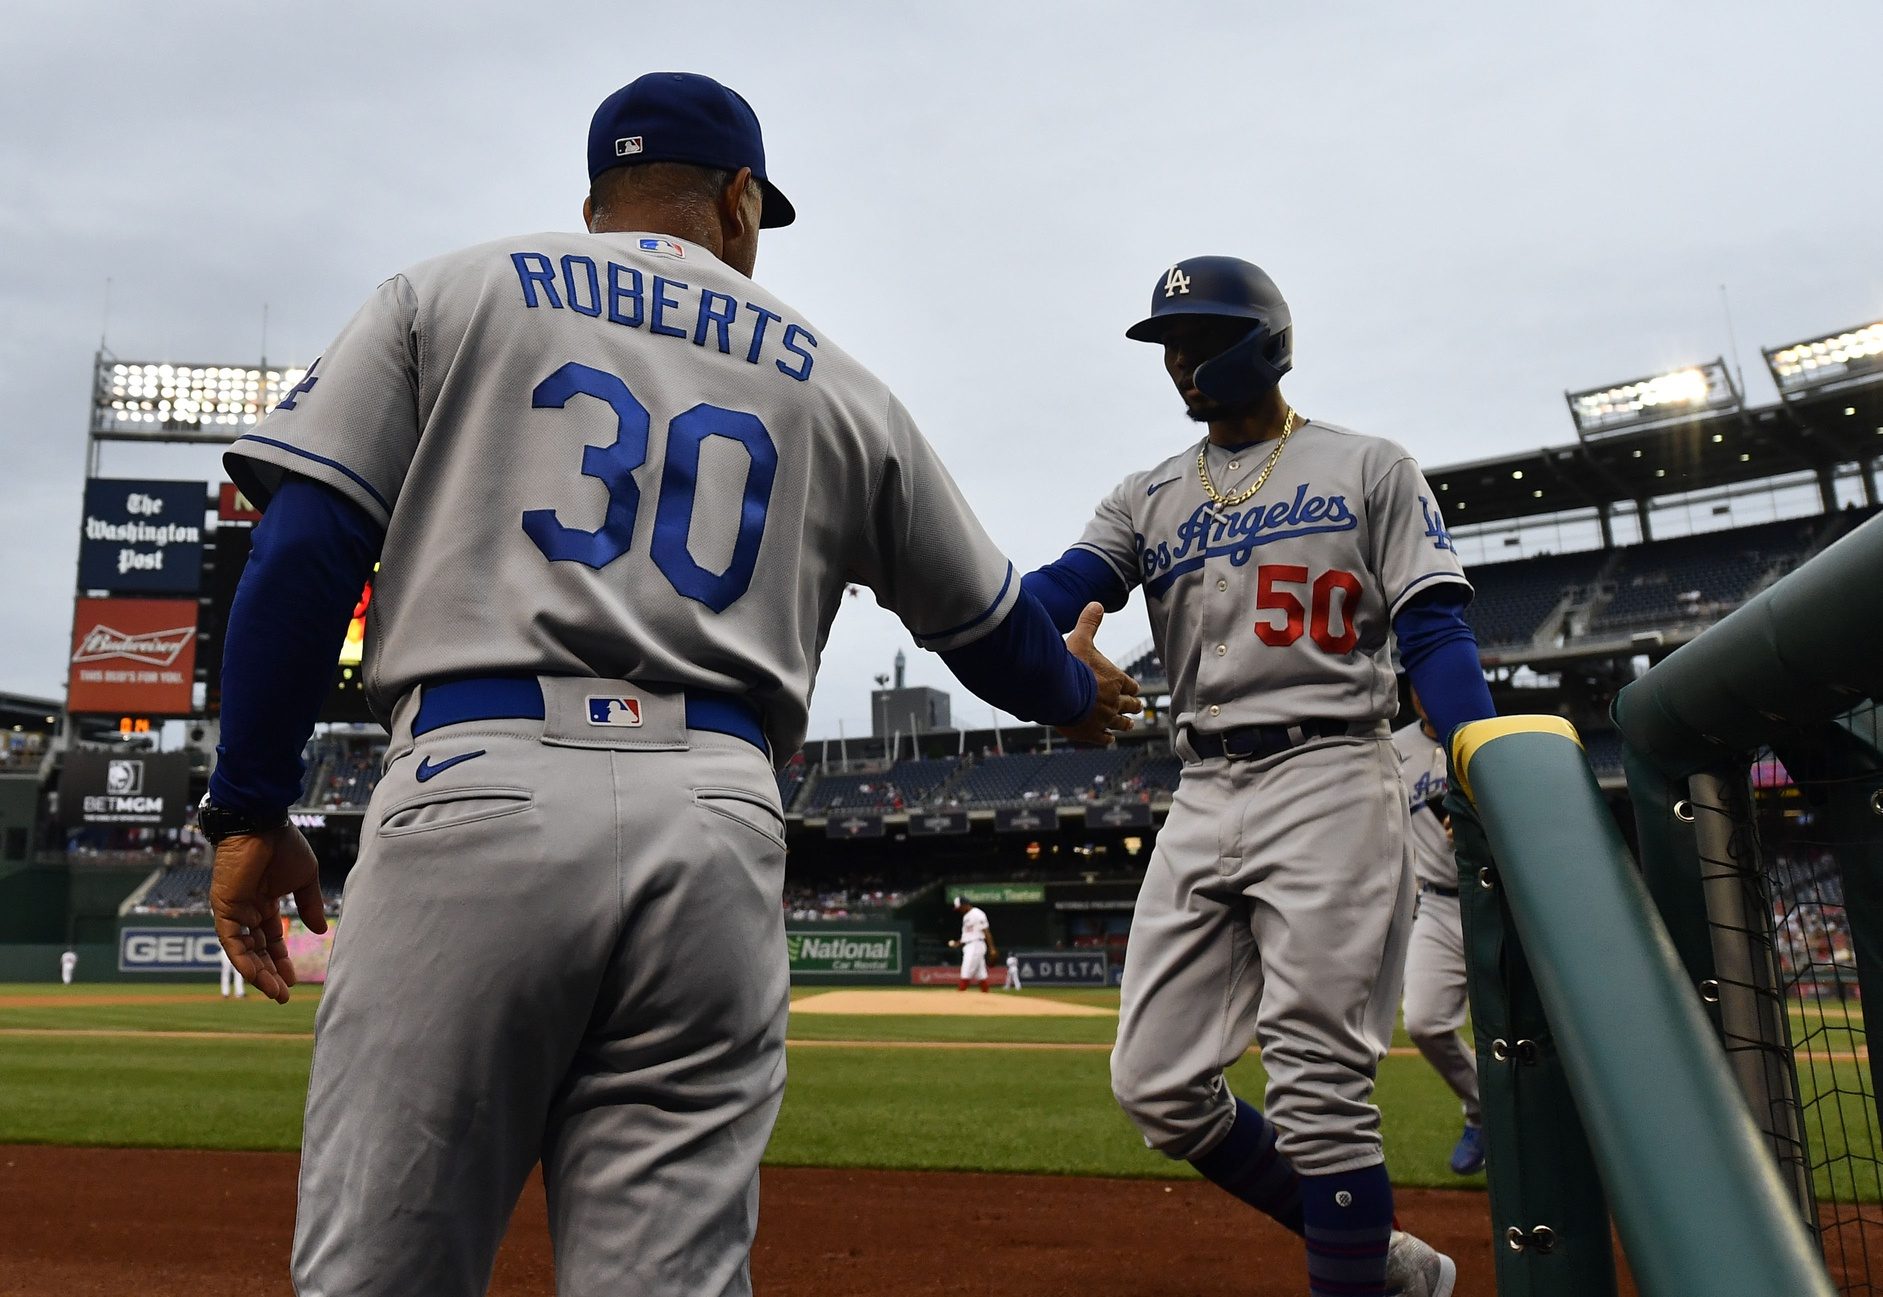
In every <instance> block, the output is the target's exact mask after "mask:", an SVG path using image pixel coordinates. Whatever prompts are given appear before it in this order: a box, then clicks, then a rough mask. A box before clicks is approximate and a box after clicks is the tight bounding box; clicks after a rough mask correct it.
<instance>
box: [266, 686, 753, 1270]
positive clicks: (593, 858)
mask: <svg viewBox="0 0 1883 1297" xmlns="http://www.w3.org/2000/svg"><path fill="white" fill-rule="evenodd" d="M543 684H544V692H545V695H546V704H547V710H548V718H547V719H546V720H544V721H519V720H501V721H476V722H467V723H463V724H456V725H448V726H445V727H443V728H441V729H436V730H432V731H431V732H429V733H427V734H425V735H423V736H422V737H420V738H419V739H418V740H417V742H416V745H414V744H413V741H412V739H411V737H410V729H409V726H410V717H411V712H412V710H413V706H412V700H410V699H408V700H407V701H406V702H405V703H402V704H401V706H400V709H399V711H400V714H399V715H398V716H397V717H396V718H395V731H394V741H393V748H392V752H391V755H390V760H389V763H388V768H387V772H386V775H385V777H384V779H383V780H382V781H381V782H380V784H379V786H378V789H377V791H376V792H375V793H374V795H373V799H372V804H371V807H370V809H369V810H368V812H367V817H366V824H367V828H366V832H365V834H364V835H363V838H362V842H361V853H360V859H359V863H358V865H357V866H356V867H355V869H354V870H353V873H352V874H351V876H350V877H349V878H348V880H347V889H346V898H345V913H344V916H343V917H342V919H341V920H340V922H339V928H338V936H337V938H336V941H335V948H334V954H333V961H332V965H331V968H330V974H331V976H330V980H329V981H328V983H327V987H326V994H325V995H324V997H323V998H322V1000H321V1005H320V1011H319V1016H318V1018H317V1021H316V1029H315V1047H314V1062H313V1072H312V1075H311V1077H310V1079H309V1083H308V1097H307V1121H306V1128H305V1133H304V1136H303V1149H302V1158H301V1185H300V1207H299V1213H298V1215H297V1218H296V1221H295V1237H294V1260H293V1275H294V1282H295V1286H296V1290H297V1291H298V1292H299V1293H300V1294H301V1297H368V1295H375V1297H376V1295H379V1294H384V1295H385V1297H393V1295H394V1294H397V1295H398V1297H410V1295H411V1294H416V1293H423V1294H426V1297H474V1295H481V1294H482V1293H484V1292H485V1290H486V1288H487V1287H488V1285H489V1282H490V1275H491V1268H492V1264H493V1262H494V1259H495V1256H496V1252H497V1245H498V1243H499V1241H500V1240H501V1239H502V1237H503V1233H504V1230H505V1228H506V1226H507V1223H508V1221H509V1218H510V1213H511V1210H512V1208H513V1207H514V1205H515V1203H516V1200H517V1196H518V1194H519V1193H520V1192H521V1190H522V1188H523V1184H524V1181H525V1179H526V1177H527V1176H528V1175H529V1173H530V1170H531V1168H532V1167H533V1166H535V1165H536V1164H537V1162H538V1161H540V1162H541V1163H542V1166H543V1176H544V1180H545V1183H546V1186H547V1189H548V1199H549V1219H550V1229H551V1231H552V1233H553V1235H554V1242H555V1258H556V1291H557V1292H558V1293H559V1294H561V1297H601V1294H608V1295H609V1297H617V1295H618V1294H622V1293H634V1294H637V1295H640V1297H656V1295H659V1297H682V1294H684V1295H685V1297H702V1295H712V1297H721V1295H729V1297H742V1295H743V1294H746V1293H749V1292H750V1291H751V1282H750V1278H749V1275H748V1270H747V1260H748V1254H749V1251H750V1248H751V1242H752V1236H753V1232H754V1229H755V1227H756V1223H757V1213H758V1165H759V1157H760V1154H761V1153H763V1151H764V1149H765V1144H766V1141H767V1140H768V1139H769V1137H770V1135H771V1129H772V1123H773V1121H774V1120H775V1118H776V1116H777V1112H778V1104H779V1100H780V1097H781V1095H782V1092H783V1087H784V1074H785V1056H784V1035H785V1015H786V1011H787V1007H788V1001H789V976H788V970H787V964H786V959H785V950H784V924H783V908H782V904H781V892H782V887H783V875H784V855H785V850H784V840H783V836H782V834H783V827H784V820H783V816H782V814H781V813H780V810H779V806H778V792H777V785H776V784H775V783H774V781H773V776H772V771H771V767H770V764H769V762H768V761H767V759H766V758H765V756H764V755H763V754H762V753H760V752H759V751H758V749H756V748H754V747H753V746H752V745H751V744H749V743H747V742H745V741H743V740H741V739H737V738H732V737H727V736H724V735H720V734H715V733H707V732H701V731H694V732H692V733H691V734H690V735H689V734H688V732H687V730H686V729H685V726H684V721H683V711H682V707H681V703H680V701H679V699H678V698H677V697H664V698H663V697H654V696H650V695H649V694H648V693H647V691H646V690H644V689H636V690H634V692H635V693H637V694H639V695H640V696H641V697H642V698H643V699H644V702H645V710H644V723H643V725H642V726H641V727H640V728H638V729H633V730H601V731H599V732H598V730H597V729H596V728H595V727H593V726H591V725H590V724H588V722H587V719H586V716H585V715H584V712H583V702H582V699H583V696H584V695H586V694H588V693H592V692H598V691H599V692H604V693H606V692H611V689H612V688H613V686H611V683H610V682H606V681H553V682H552V681H550V680H545V681H544V682H543ZM622 688H625V686H623V687H622ZM478 751H481V752H482V755H480V756H477V757H475V758H472V759H469V760H466V761H463V762H461V763H459V764H456V765H453V766H451V767H449V768H447V769H445V770H443V771H442V772H440V773H437V774H436V775H434V776H433V777H432V778H431V779H429V780H427V781H424V782H421V781H420V780H419V779H418V777H417V772H418V769H419V766H420V761H421V759H429V760H430V761H432V762H434V763H437V762H444V761H448V760H449V759H450V758H452V757H455V756H461V755H462V754H464V753H466V752H478Z"/></svg>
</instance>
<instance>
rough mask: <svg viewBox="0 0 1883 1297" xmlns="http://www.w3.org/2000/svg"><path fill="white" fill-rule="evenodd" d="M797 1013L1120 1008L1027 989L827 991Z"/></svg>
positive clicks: (1008, 1013) (798, 1004)
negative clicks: (1043, 995) (1042, 996)
mask: <svg viewBox="0 0 1883 1297" xmlns="http://www.w3.org/2000/svg"><path fill="white" fill-rule="evenodd" d="M791 1012H793V1013H847V1014H869V1015H879V1016H907V1015H912V1014H914V1015H923V1016H927V1017H936V1016H940V1015H947V1016H949V1017H954V1016H957V1015H958V1016H961V1017H976V1018H1115V1017H1117V1016H1118V1010H1116V1009H1101V1008H1099V1007H1098V1006H1097V1005H1094V1004H1069V1003H1067V1002H1066V1001H1064V1000H1045V999H1039V998H1037V997H1034V996H1030V995H1027V994H1026V993H1025V992H1024V991H1019V992H1015V991H988V992H985V993H984V992H981V991H943V990H935V991H918V990H908V991H902V990H893V989H892V990H885V991H861V990H859V991H823V992H820V993H818V994H816V995H807V996H805V997H804V998H803V999H799V1000H793V1001H792V1002H791Z"/></svg>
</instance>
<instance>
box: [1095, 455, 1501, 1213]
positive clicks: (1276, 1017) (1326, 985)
mask: <svg viewBox="0 0 1883 1297" xmlns="http://www.w3.org/2000/svg"><path fill="white" fill-rule="evenodd" d="M1274 450H1275V444H1274V443H1273V442H1263V443H1258V444H1256V445H1253V446H1249V447H1245V448H1243V449H1241V450H1236V451H1230V450H1225V449H1223V448H1221V447H1217V446H1214V445H1209V446H1206V447H1205V453H1206V454H1207V456H1208V460H1207V463H1208V465H1209V470H1210V477H1211V480H1212V481H1213V482H1214V483H1215V484H1216V486H1217V490H1218V491H1219V492H1220V493H1221V494H1223V495H1225V496H1229V497H1233V496H1235V495H1236V494H1238V493H1239V492H1241V491H1242V490H1244V489H1246V488H1247V487H1248V486H1249V485H1251V484H1252V483H1253V481H1254V479H1255V478H1256V476H1257V475H1259V474H1260V473H1261V471H1262V468H1263V466H1264V465H1265V464H1266V463H1267V462H1268V458H1269V455H1270V454H1271V453H1272V452H1273V451H1274ZM1197 451H1198V446H1197V445H1196V444H1195V443H1193V444H1192V445H1191V446H1190V447H1189V448H1188V449H1186V450H1185V451H1183V452H1182V453H1180V454H1177V455H1173V456H1172V457H1170V458H1169V459H1166V460H1165V461H1164V462H1163V463H1161V464H1159V465H1158V466H1157V467H1155V468H1153V469H1151V470H1150V471H1149V472H1144V473H1135V474H1133V475H1132V476H1130V477H1128V478H1126V479H1125V480H1124V482H1123V483H1122V484H1120V485H1119V487H1118V488H1117V489H1116V490H1115V491H1113V492H1112V493H1111V495H1110V496H1109V497H1107V498H1106V499H1105V500H1104V502H1103V503H1101V504H1100V505H1099V507H1098V511H1097V515H1096V516H1095V517H1094V518H1093V520H1092V523H1091V525H1090V526H1089V527H1087V529H1086V532H1085V535H1084V536H1083V537H1082V538H1081V540H1080V541H1079V544H1080V545H1081V546H1083V547H1084V548H1086V549H1088V550H1091V551H1092V552H1094V553H1096V554H1097V555H1099V556H1100V557H1101V558H1103V559H1104V560H1105V561H1106V562H1107V563H1108V564H1110V565H1111V567H1112V569H1113V570H1114V571H1115V572H1117V574H1118V575H1119V576H1120V577H1121V578H1122V579H1123V580H1124V581H1125V583H1126V584H1127V585H1128V586H1129V585H1142V586H1143V587H1144V592H1145V596H1146V597H1145V603H1146V606H1147V608H1148V611H1149V613H1150V620H1151V630H1152V634H1153V635H1154V636H1155V638H1156V642H1157V647H1158V651H1159V653H1160V654H1161V655H1162V656H1163V659H1164V664H1165V667H1166V669H1167V671H1168V673H1169V680H1170V686H1171V708H1170V710H1171V715H1172V718H1173V720H1174V723H1175V724H1176V726H1177V727H1178V728H1179V729H1182V728H1183V727H1186V726H1190V725H1194V727H1195V728H1196V729H1198V730H1202V731H1214V730H1223V729H1228V728H1231V727H1233V726H1238V725H1287V724H1292V723H1295V722H1299V721H1306V720H1329V721H1342V722H1346V723H1347V724H1349V725H1350V726H1351V725H1355V724H1362V725H1363V724H1364V723H1366V722H1382V721H1385V720H1387V719H1388V718H1390V717H1391V716H1392V715H1393V713H1394V711H1396V710H1397V707H1398V692H1397V689H1396V688H1395V686H1394V682H1393V671H1392V666H1391V663H1390V661H1389V658H1388V644H1389V641H1390V640H1391V635H1392V617H1393V615H1394V614H1395V613H1397V612H1398V611H1399V610H1400V608H1401V607H1403V606H1404V605H1405V603H1406V601H1407V600H1408V599H1410V598H1411V597H1412V596H1413V595H1415V594H1416V593H1418V592H1419V591H1421V590H1425V589H1430V588H1432V587H1434V586H1437V585H1439V584H1442V583H1457V584H1464V583H1465V580H1464V573H1463V572H1462V570H1461V569H1460V568H1459V565H1458V557H1457V555H1456V553H1454V552H1453V550H1452V547H1451V538H1450V537H1449V536H1448V535H1447V534H1446V532H1445V526H1444V523H1443V521H1442V519H1441V517H1440V514H1439V511H1438V508H1437V507H1436V505H1435V504H1434V503H1433V500H1434V497H1433V494H1432V491H1431V490H1430V488H1429V487H1427V486H1426V484H1425V479H1424V478H1423V476H1422V475H1421V474H1420V472H1419V468H1418V465H1417V464H1415V463H1414V462H1413V460H1412V458H1411V456H1409V455H1408V454H1407V453H1406V452H1405V451H1404V450H1402V449H1401V448H1400V447H1398V446H1396V445H1394V444H1393V443H1392V442H1390V441H1382V440H1380V439H1378V438H1374V437H1363V436H1359V435H1357V434H1355V433H1351V432H1347V431H1345V430H1343V429H1340V428H1336V427H1333V426H1331V425H1329V424H1324V423H1317V422H1309V423H1306V424H1303V425H1301V426H1300V427H1299V428H1297V429H1296V431H1295V433H1294V435H1293V436H1292V437H1291V438H1290V439H1289V440H1288V442H1287V444H1286V445H1285V446H1283V447H1282V448H1281V453H1280V457H1279V459H1277V460H1276V462H1275V468H1274V470H1273V472H1272V473H1271V474H1270V475H1269V478H1268V480H1267V481H1266V482H1265V483H1264V484H1263V486H1262V489H1261V490H1260V491H1258V492H1257V493H1256V495H1255V496H1254V498H1253V499H1251V500H1249V501H1248V502H1246V503H1244V504H1241V505H1236V506H1231V507H1229V508H1225V509H1219V508H1217V507H1216V506H1215V505H1214V504H1213V503H1212V501H1211V500H1210V499H1209V497H1208V495H1207V494H1206V492H1205V491H1204V488H1203V484H1202V481H1201V479H1200V477H1199V475H1198V473H1197V464H1196V458H1197ZM1382 729H1383V727H1382ZM1396 764H1397V763H1396V762H1395V760H1394V758H1393V755H1392V752H1391V751H1390V749H1389V747H1388V744H1387V742H1386V739H1385V736H1384V734H1383V732H1382V733H1380V734H1378V735H1377V736H1365V735H1361V734H1350V735H1349V736H1345V737H1336V738H1332V739H1326V740H1322V741H1317V742H1310V743H1306V744H1304V745H1302V746H1300V747H1297V748H1295V749H1292V750H1290V751H1288V752H1286V753H1283V754H1280V755H1276V756H1272V757H1269V758H1266V759H1260V760H1249V761H1225V760H1222V759H1220V758H1215V759H1207V760H1198V761H1191V762H1188V763H1187V764H1186V765H1185V766H1184V770H1183V777H1182V779H1181V780H1180V781H1179V783H1178V786H1177V792H1176V796H1175V798H1174V800H1173V802H1172V805H1171V810H1170V816H1169V818H1168V820H1167V821H1166V822H1165V824H1164V827H1163V829H1162V830H1161V831H1160V832H1159V834H1158V837H1157V845H1156V847H1155V849H1154V850H1153V851H1152V854H1151V861H1150V864H1149V866H1148V867H1147V868H1146V871H1145V876H1144V884H1143V887H1142V888H1141V890H1140V891H1139V894H1138V901H1137V906H1136V908H1135V910H1134V912H1133V914H1132V919H1131V938H1130V943H1129V945H1128V946H1127V962H1126V965H1125V977H1124V987H1123V993H1122V998H1121V1002H1120V1007H1119V1019H1118V1038H1117V1045H1116V1047H1115V1048H1114V1050H1113V1052H1112V1088H1113V1092H1114V1093H1115V1094H1116V1095H1117V1097H1118V1099H1119V1102H1120V1103H1121V1104H1122V1105H1123V1107H1124V1109H1125V1111H1126V1112H1127V1113H1128V1114H1129V1115H1130V1116H1131V1118H1132V1120H1133V1121H1134V1122H1135V1123H1136V1124H1137V1126H1138V1128H1139V1130H1140V1131H1141V1132H1142V1133H1143V1135H1144V1138H1145V1140H1146V1142H1148V1143H1149V1144H1151V1146H1152V1147H1155V1148H1158V1149H1160V1150H1162V1151H1163V1152H1165V1153H1166V1154H1168V1155H1169V1156H1171V1157H1178V1158H1194V1157H1196V1156H1198V1155H1199V1154H1201V1153H1203V1152H1205V1151H1207V1150H1209V1149H1210V1148H1212V1147H1213V1146H1214V1145H1215V1144H1216V1142H1217V1141H1218V1140H1220V1139H1221V1138H1222V1137H1223V1135H1224V1133H1225V1132H1227V1131H1228V1129H1229V1127H1230V1125H1231V1124H1232V1123H1233V1122H1234V1120H1235V1115H1236V1108H1235V1104H1234V1101H1233V1098H1232V1096H1231V1094H1230V1091H1229V1087H1228V1085H1227V1083H1226V1081H1225V1077H1224V1071H1225V1069H1226V1068H1228V1067H1229V1066H1230V1065H1231V1064H1232V1063H1233V1062H1234V1061H1235V1060H1236V1059H1237V1058H1239V1057H1240V1056H1241V1054H1242V1051H1243V1050H1244V1049H1245V1048H1246V1047H1247V1045H1248V1044H1249V1042H1250V1040H1251V1039H1254V1040H1257V1041H1259V1042H1260V1044H1261V1046H1262V1063H1263V1067H1264V1068H1265V1069H1266V1071H1267V1073H1268V1094H1267V1101H1266V1106H1267V1109H1268V1116H1269V1119H1270V1120H1271V1121H1272V1122H1273V1123H1274V1126H1275V1129H1276V1141H1277V1143H1276V1147H1277V1148H1278V1149H1279V1150H1280V1152H1281V1153H1282V1155H1283V1156H1284V1157H1285V1158H1287V1160H1288V1161H1289V1163H1290V1164H1291V1165H1292V1166H1294V1168H1295V1169H1296V1170H1297V1171H1299V1172H1300V1173H1301V1174H1302V1175H1326V1174H1334V1173H1337V1172H1342V1171H1349V1170H1354V1169H1357V1168H1360V1167H1365V1166H1370V1165H1373V1164H1375V1163H1377V1162H1379V1161H1380V1160H1381V1158H1382V1156H1383V1154H1382V1151H1381V1145H1380V1127H1379V1112H1378V1109H1377V1108H1375V1107H1374V1106H1373V1103H1372V1091H1373V1079H1374V1073H1375V1069H1376V1067H1377V1065H1378V1061H1379V1059H1380V1058H1381V1057H1383V1056H1384V1055H1385V1052H1386V1049H1387V1047H1388V1045H1389V1043H1390V1040H1391V1036H1392V1027H1393V1019H1394V1016H1395V1014H1394V1010H1395V1008H1396V1007H1397V1004H1398V1001H1399V991H1400V986H1401V978H1402V975H1403V973H1404V969H1405V951H1406V941H1407V937H1408V933H1409V930H1410V928H1411V921H1412V904H1411V899H1412V881H1413V878H1412V868H1411V861H1410V848H1409V845H1408V842H1407V828H1406V822H1405V817H1406V810H1405V807H1406V801H1405V795H1404V793H1403V791H1402V790H1401V788H1400V786H1399V781H1398V779H1397V778H1396V777H1395V775H1396V771H1395V767H1396ZM1205 1020H1207V1021H1209V1022H1212V1023H1219V1024H1220V1028H1217V1029H1212V1030H1210V1031H1207V1032H1198V1031H1197V1030H1196V1024H1197V1023H1198V1022H1199V1021H1205Z"/></svg>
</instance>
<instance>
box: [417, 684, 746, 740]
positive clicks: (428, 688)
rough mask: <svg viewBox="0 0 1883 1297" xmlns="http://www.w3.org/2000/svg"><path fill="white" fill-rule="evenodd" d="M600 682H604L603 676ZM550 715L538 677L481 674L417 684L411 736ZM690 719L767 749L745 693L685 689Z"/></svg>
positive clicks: (696, 726)
mask: <svg viewBox="0 0 1883 1297" xmlns="http://www.w3.org/2000/svg"><path fill="white" fill-rule="evenodd" d="M597 683H600V682H599V681H598V682H597ZM545 714H546V709H545V708H544V706H543V688H542V686H541V685H539V684H537V683H536V677H535V676H478V677H474V678H472V679H469V680H445V681H442V682H440V683H438V684H428V685H421V686H419V698H418V715H416V716H414V717H413V718H412V737H414V738H417V737H418V736H419V735H421V734H428V733H430V732H431V731H432V730H435V729H439V728H442V727H443V726H446V725H461V724H463V723H464V722H466V721H496V720H529V721H540V720H542V719H543V717H544V715H545ZM686 722H687V728H688V729H690V730H711V731H713V732H714V733H716V734H730V735H732V736H733V737H734V738H738V739H744V740H745V741H746V742H747V743H750V744H751V745H752V746H753V747H755V748H757V749H758V750H759V751H760V752H764V753H767V754H769V753H770V751H771V747H770V745H769V744H768V743H766V741H765V726H764V723H763V722H762V720H761V719H760V715H759V710H758V708H757V707H756V706H755V705H754V704H752V703H750V702H747V701H746V700H745V699H743V698H738V697H734V696H733V695H732V694H726V693H720V692H719V691H718V690H716V689H688V690H687V691H686Z"/></svg>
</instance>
